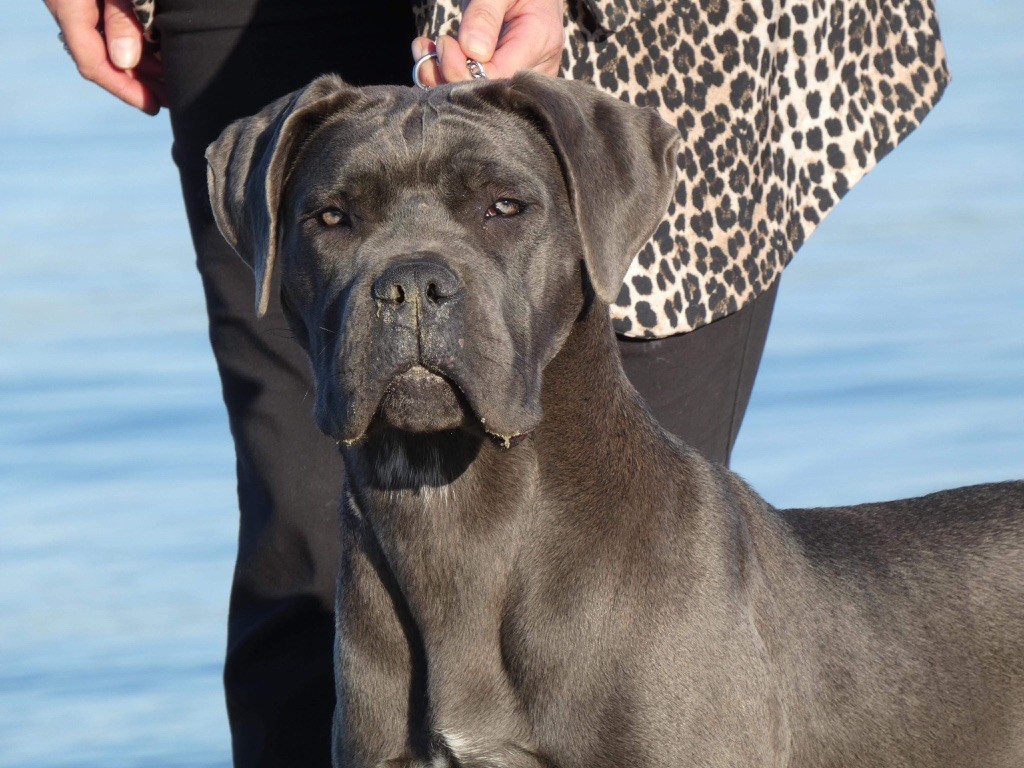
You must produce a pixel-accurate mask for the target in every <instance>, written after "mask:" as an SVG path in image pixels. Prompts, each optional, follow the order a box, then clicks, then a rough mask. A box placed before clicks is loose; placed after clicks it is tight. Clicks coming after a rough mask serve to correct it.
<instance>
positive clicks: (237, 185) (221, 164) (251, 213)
mask: <svg viewBox="0 0 1024 768" xmlns="http://www.w3.org/2000/svg"><path fill="white" fill-rule="evenodd" d="M358 98H359V95H358V91H357V90H356V89H355V88H352V87H351V86H349V85H347V84H346V83H345V82H344V81H343V80H342V79H341V78H339V77H337V76H335V75H324V76H323V77H319V78H317V79H316V80H314V81H313V82H312V83H310V84H309V85H307V86H306V87H305V88H303V89H301V90H299V91H295V92H294V93H290V94H288V95H287V96H283V97H282V98H280V99H278V100H277V101H275V102H272V103H271V104H269V105H268V106H266V107H265V108H264V109H263V110H262V111H260V112H259V113H258V114H255V115H253V116H252V117H246V118H243V119H241V120H237V121H235V122H234V123H232V124H231V125H229V126H228V127H227V128H225V129H224V132H223V133H221V135H220V136H219V137H218V138H217V140H216V141H215V142H213V144H211V145H210V146H209V147H208V148H207V150H206V162H207V186H208V188H209V193H210V205H211V206H212V207H213V217H214V219H215V220H216V222H217V227H218V228H219V229H220V231H221V234H222V235H224V239H225V240H227V241H228V243H229V244H230V245H231V247H232V248H234V249H235V251H236V252H237V253H238V255H239V256H241V257H242V258H243V259H244V260H245V262H246V263H247V264H248V265H249V266H250V267H252V270H253V274H254V275H255V278H256V314H257V315H258V316H259V317H262V316H263V315H264V314H266V311H267V307H268V306H269V304H270V292H271V284H272V280H273V274H274V262H275V260H276V257H277V249H278V239H279V231H278V208H279V207H280V204H281V195H282V192H283V190H284V186H285V182H286V180H287V174H288V171H289V167H290V165H291V162H290V161H291V159H292V158H293V157H294V155H295V153H296V151H297V150H298V148H299V147H300V146H301V145H302V141H303V139H304V138H305V137H308V136H309V135H310V134H311V133H312V132H313V131H314V130H315V129H316V128H317V127H318V126H319V125H321V124H322V123H323V122H324V120H326V119H327V118H328V117H330V116H331V115H333V114H335V113H336V112H337V111H339V110H341V109H343V108H344V107H345V106H346V105H347V104H350V103H352V102H354V101H355V100H356V99H358Z"/></svg>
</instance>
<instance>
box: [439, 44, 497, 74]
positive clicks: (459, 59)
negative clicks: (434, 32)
mask: <svg viewBox="0 0 1024 768" xmlns="http://www.w3.org/2000/svg"><path fill="white" fill-rule="evenodd" d="M469 58H471V57H470V56H468V55H467V54H466V52H465V51H463V50H462V46H460V45H459V41H458V40H457V39H455V38H454V37H452V36H451V35H441V37H439V38H438V39H437V63H438V66H439V67H440V70H441V81H442V82H445V83H457V82H459V81H462V80H470V79H472V77H473V75H472V74H470V71H469V68H468V67H467V66H466V60H467V59H469ZM487 74H488V75H489V74H490V72H488V73H487Z"/></svg>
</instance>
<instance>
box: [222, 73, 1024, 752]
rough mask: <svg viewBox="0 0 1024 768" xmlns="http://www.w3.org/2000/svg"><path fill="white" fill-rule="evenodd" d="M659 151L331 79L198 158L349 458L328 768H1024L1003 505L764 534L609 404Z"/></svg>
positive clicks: (578, 99)
mask: <svg viewBox="0 0 1024 768" xmlns="http://www.w3.org/2000/svg"><path fill="white" fill-rule="evenodd" d="M675 141H676V134H675V131H674V130H672V129H670V128H668V127H666V126H664V125H663V124H662V123H660V121H659V120H658V119H657V118H656V117H655V116H654V115H653V114H652V113H650V112H647V111H644V110H638V109H635V108H633V107H628V106H626V105H624V104H622V103H620V102H618V101H615V100H613V99H609V98H606V97H602V96H600V95H598V94H597V93H596V92H594V91H593V90H591V89H589V88H587V87H586V86H582V85H579V84H575V83H569V82H563V81H556V80H550V79H543V78H539V77H535V76H531V75H520V76H518V77H517V78H515V79H513V80H511V81H504V82H501V81H496V82H485V83H475V84H466V85H457V86H454V87H446V88H441V89H437V90H435V91H432V92H430V93H429V94H424V93H420V92H417V91H414V90H412V89H405V88H373V89H363V90H360V89H355V88H351V87H349V86H346V85H345V84H344V83H342V82H341V81H340V80H338V79H336V78H331V77H327V78H321V79H320V80H317V81H315V82H314V83H313V84H311V85H310V86H309V87H307V88H306V89H305V90H303V91H301V92H298V93H296V94H294V95H293V96H291V97H288V98H286V99H283V100H281V101H278V102H276V103H274V104H272V105H270V106H269V107H268V108H267V109H266V110H264V111H263V112H262V113H260V114H259V115H257V116H255V117H253V118H249V119H247V120H243V121H240V122H238V123H235V124H234V125H232V126H231V127H230V128H228V129H227V131H226V132H225V133H224V134H223V135H222V136H221V138H220V139H219V140H218V141H217V142H216V143H215V144H214V145H213V146H212V147H211V149H210V151H209V152H208V158H209V161H210V179H211V184H210V188H211V198H212V203H213V208H214V212H215V214H216V218H217V221H218V224H219V225H220V227H221V230H222V231H223V233H224V234H225V236H226V237H227V239H228V240H229V241H230V242H231V243H232V245H233V246H234V247H235V249H236V250H238V252H239V253H240V254H241V255H242V256H243V258H245V259H246V260H247V261H248V262H249V263H250V264H252V265H253V267H254V270H255V273H256V277H257V286H258V303H257V306H258V308H260V309H263V308H265V307H266V304H267V299H268V296H269V295H270V292H271V291H273V290H278V282H277V281H278V280H279V281H280V290H281V293H282V298H283V300H284V303H285V307H286V310H287V312H288V314H289V317H290V321H291V324H292V326H293V329H294V330H295V333H296V335H297V336H298V338H299V340H300V341H301V343H303V344H304V345H305V347H306V348H307V349H308V351H309V355H310V360H311V362H312V365H313V370H314V374H315V380H316V418H317V420H318V423H319V425H320V426H321V428H322V429H323V430H324V431H325V432H328V433H329V434H332V435H334V436H335V437H336V438H337V439H338V440H339V442H341V443H342V444H343V446H344V447H343V449H342V450H343V453H344V458H345V463H346V468H347V471H348V491H347V498H346V501H345V504H344V508H343V514H342V516H343V522H342V536H343V539H344V546H343V549H344V556H343V563H342V569H341V577H340V581H339V592H338V603H337V611H338V614H337V620H338V633H337V672H338V700H339V704H338V709H337V715H336V722H335V762H336V764H337V765H340V766H352V767H353V768H356V767H358V768H363V767H364V766H383V765H387V766H466V767H467V768H469V767H471V766H472V767H480V768H483V767H484V766H495V767H504V766H524V767H525V766H558V767H559V768H600V767H602V766H607V767H608V768H611V767H612V766H615V767H616V768H623V767H625V766H630V767H632V766H637V767H641V766H665V767H668V766H671V767H672V768H682V767H683V766H711V767H714V768H717V767H719V766H751V767H752V766H757V767H758V768H761V767H764V766H794V767H797V766H798V767H800V768H825V767H826V766H892V767H893V768H907V767H909V766H934V767H935V768H940V767H941V768H954V767H958V766H977V767H978V768H1000V767H1004V768H1010V767H1011V766H1013V767H1018V766H1021V765H1024V484H1022V483H1004V484H994V485H986V486H979V487H974V488H963V489H959V490H954V491H947V492H943V493H937V494H933V495H930V496H926V497H923V498H918V499H910V500H905V501H895V502H888V503H884V504H865V505H860V506H856V507H846V508H836V509H810V510H776V509H773V508H772V507H771V506H769V505H768V504H767V503H766V502H765V501H764V500H763V499H761V498H760V497H759V496H758V495H757V494H756V493H755V492H754V491H752V490H751V489H750V488H749V487H748V486H747V485H746V484H745V483H744V482H743V480H741V479H740V478H739V477H738V476H736V475H735V474H733V473H731V472H729V471H728V470H726V469H724V468H722V467H719V466H715V465H712V464H709V463H708V462H707V461H705V460H703V459H702V458H701V457H700V456H699V455H697V454H696V453H694V452H693V451H691V450H689V449H688V448H687V447H686V446H685V445H682V444H680V443H679V442H678V441H677V440H675V439H674V438H672V437H671V436H670V435H668V434H666V433H665V432H664V431H663V430H662V429H660V428H659V426H658V425H657V424H656V423H655V422H654V421H653V420H652V418H651V417H650V415H649V414H648V412H647V411H646V410H645V408H644V406H643V403H642V402H641V401H640V399H639V397H638V396H637V394H636V393H635V392H634V390H633V389H632V388H631V387H630V385H629V383H628V382H627V380H626V379H625V377H624V376H623V373H622V370H621V368H620V365H619V362H618V358H617V353H616V345H615V340H614V337H613V335H612V333H611V330H610V328H609V323H608V313H607V303H608V302H609V301H610V300H612V299H614V296H615V294H616V292H617V290H618V284H619V281H621V279H622V276H623V274H624V273H625V271H626V267H627V265H628V262H629V260H630V258H631V257H632V255H633V254H634V253H635V251H636V249H637V248H638V247H639V245H640V244H642V243H643V242H644V241H645V240H646V239H647V237H648V236H649V234H650V231H651V229H652V228H653V227H654V226H655V225H656V223H657V221H658V220H659V218H660V216H661V212H662V211H663V209H664V206H665V203H666V201H667V199H668V195H669V194H670V192H671V190H672V188H673V184H672V181H673V176H674V168H673V167H672V166H673V163H672V158H674V157H675V151H674V143H675ZM770 161H771V159H770V158H765V162H770ZM496 201H501V202H500V203H499V202H496ZM275 264H276V267H275ZM296 482H302V480H301V478H296ZM324 535H332V534H331V533H330V532H326V531H325V534H324Z"/></svg>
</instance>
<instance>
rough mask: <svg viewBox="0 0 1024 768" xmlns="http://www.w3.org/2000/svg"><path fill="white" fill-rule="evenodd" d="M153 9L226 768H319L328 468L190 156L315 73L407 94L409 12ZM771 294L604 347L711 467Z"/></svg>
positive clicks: (276, 341)
mask: <svg viewBox="0 0 1024 768" xmlns="http://www.w3.org/2000/svg"><path fill="white" fill-rule="evenodd" d="M157 8H158V10H157V18H156V24H157V27H158V29H159V31H160V34H161V40H162V47H163V57H164V63H165V67H166V76H167V80H168V86H169V91H170V99H171V122H172V127H173V130H174V150H173V155H174V160H175V162H176V163H177V165H178V168H179V170H180V173H181V183H182V190H183V193H184V197H185V203H186V210H187V213H188V219H189V225H190V228H191V232H192V238H193V242H194V245H195V250H196V256H197V265H198V269H199V272H200V274H201V276H202V281H203V287H204V290H205V293H206V302H207V310H208V313H209V321H210V325H209V327H210V342H211V344H212V346H213V351H214V355H215V357H216V360H217V366H218V370H219V372H220V377H221V382H222V386H223V395H224V402H225V404H226V406H227V410H228V416H229V423H230V427H231V434H232V437H233V438H234V443H235V452H236V457H237V473H238V499H239V508H240V525H239V537H238V559H237V563H236V568H235V575H234V582H233V585H232V589H231V601H230V609H229V617H228V644H227V661H226V664H225V671H224V683H225V689H226V694H227V706H228V716H229V720H230V723H231V734H232V748H233V753H234V762H235V765H236V766H239V768H255V767H256V766H281V767H282V768H284V767H285V766H287V767H288V768H291V767H292V766H316V765H322V766H328V765H329V764H330V756H329V755H330V728H331V716H332V711H333V706H334V689H333V679H332V638H333V629H334V619H333V598H334V592H335V580H336V567H337V559H338V536H337V528H336V526H337V524H338V522H337V521H338V516H337V504H338V500H339V498H340V495H341V487H342V472H343V469H342V465H341V461H340V457H339V456H338V453H337V451H336V448H335V446H334V444H333V442H331V441H330V440H328V439H326V438H324V437H323V436H321V435H320V434H319V433H318V432H317V431H316V430H315V428H314V426H313V420H312V416H311V408H312V406H311V402H310V399H309V397H307V395H308V394H309V393H310V380H309V373H308V370H307V363H306V361H305V359H304V357H303V353H302V351H301V350H300V349H299V347H298V346H297V345H296V344H295V343H294V342H293V341H292V340H291V339H290V338H289V333H288V331H287V324H286V323H285V320H284V318H283V316H282V314H281V309H280V306H279V305H278V304H276V303H275V304H272V305H271V308H270V311H269V312H268V314H267V316H266V317H265V318H264V319H262V320H260V321H257V320H256V319H255V317H254V313H253V301H254V286H253V278H252V275H251V273H250V272H249V270H248V268H247V267H246V266H245V265H244V264H243V263H242V261H241V260H240V259H239V258H238V257H237V256H236V255H235V254H234V253H233V252H232V251H231V249H230V247H229V246H228V245H227V244H226V243H225V242H224V240H223V239H222V238H221V236H220V234H219V232H218V231H217V228H216V226H215V224H214V222H213V218H212V214H211V211H210V207H209V203H208V201H207V195H206V170H205V162H204V160H203V152H204V150H205V148H206V146H207V145H208V144H209V143H210V142H211V141H213V140H214V139H215V138H216V137H217V135H218V134H219V133H220V131H221V130H222V129H223V128H224V126H225V125H227V123H229V122H230V121H231V120H234V119H236V118H238V117H242V116H245V115H249V114H252V113H254V112H256V111H258V110H259V109H260V108H261V107H262V106H263V105H264V104H266V103H267V102H269V101H271V100H272V99H274V98H276V97H278V96H280V95H282V94H284V93H287V92H288V91H291V90H294V89H296V88H299V87H301V86H302V85H304V84H305V83H307V82H308V81H309V80H311V79H312V78H314V77H315V76H316V75H319V74H321V73H323V72H329V71H334V72H339V73H340V74H342V76H344V77H345V78H346V79H347V80H349V81H350V82H353V83H357V84H374V83H403V84H407V83H409V71H410V65H411V61H410V52H409V43H410V42H411V41H412V38H413V37H414V28H413V20H412V15H411V12H410V10H409V4H408V0H373V1H372V2H366V0H359V2H352V0H329V1H328V0H314V1H313V2H303V3H299V2H294V0H292V1H291V2H289V1H288V0H232V1H231V2H217V3H210V2H206V1H205V0H159V3H158V5H157ZM774 291H775V289H774V288H773V289H772V290H771V291H770V292H768V293H767V294H765V295H763V296H762V297H761V298H759V299H758V300H757V301H756V302H754V303H753V304H752V305H750V306H748V307H747V308H745V309H743V310H742V311H740V312H737V313H736V314H734V315H732V316H730V317H727V318H724V319H722V320H719V321H718V322H715V323H712V324H711V325H709V326H707V327H705V328H702V329H700V330H698V331H695V332H693V333H689V334H685V335H682V336H676V337H672V338H669V339H664V340H661V341H651V342H641V341H628V340H623V342H622V344H621V349H622V354H623V362H624V365H625V368H626V372H627V373H628V375H629V377H630V379H631V380H632V381H633V382H634V384H635V385H636V387H637V388H638V389H639V390H640V392H641V393H642V394H643V395H644V397H645V398H647V401H648V403H649V404H650V406H651V408H652V410H653V411H654V413H655V414H656V415H657V417H658V418H659V419H660V420H661V421H662V423H663V424H664V425H665V426H666V427H667V428H669V429H670V430H672V431H673V432H675V433H676V434H678V435H679V436H681V437H682V438H683V439H685V440H686V441H687V442H689V443H690V444H691V445H694V446H695V447H697V448H699V449H701V450H702V451H704V453H705V455H707V456H709V457H711V458H713V459H716V460H718V461H721V462H727V461H728V459H729V454H730V451H731V450H732V446H733V443H734V442H735V440H736V434H737V432H738V430H739V426H740V422H741V421H742V418H743V413H744V411H745V410H746V407H747V401H748V399H749V397H750V391H751V389H752V387H753V383H754V377H755V374H756V372H757V367H758V363H759V362H760V357H761V350H762V349H763V346H764V341H765V337H766V335H767V331H768V323H769V319H770V317H771V312H772V305H773V303H774Z"/></svg>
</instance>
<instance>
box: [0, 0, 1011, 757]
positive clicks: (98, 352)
mask: <svg viewBox="0 0 1024 768" xmlns="http://www.w3.org/2000/svg"><path fill="white" fill-rule="evenodd" d="M940 10H941V11H943V16H942V19H943V22H944V23H943V29H944V32H945V35H946V40H947V45H948V47H949V50H950V58H951V61H952V66H953V71H954V82H953V85H952V87H951V89H950V91H949V92H948V93H947V95H946V97H945V99H944V100H943V102H942V103H941V104H940V105H939V107H938V109H937V110H936V112H935V113H934V114H933V115H932V116H930V117H929V118H928V119H927V121H926V122H925V124H924V126H923V128H922V129H921V130H920V131H919V132H918V133H917V134H915V135H914V136H913V137H911V138H910V139H909V140H908V141H907V143H906V144H905V145H904V146H903V147H901V148H900V149H899V150H898V151H897V152H896V153H895V154H893V155H892V156H890V157H889V158H887V159H886V160H885V161H884V162H883V163H882V165H881V166H880V167H879V168H878V169H876V170H875V171H873V172H872V173H871V174H870V175H869V177H868V178H867V179H865V180H864V181H863V182H861V184H860V185H859V186H858V187H856V188H855V189H854V190H853V192H851V194H850V195H849V196H848V197H847V199H846V200H844V201H843V204H842V205H841V206H840V207H839V209H838V211H837V212H836V213H834V214H833V215H832V216H831V217H830V218H829V219H828V221H827V222H826V223H825V224H824V225H823V226H822V228H821V230H820V231H819V232H818V233H816V234H815V235H814V237H813V238H812V239H811V241H810V242H809V243H808V245H807V246H806V247H805V248H804V249H803V251H802V252H801V253H800V255H799V256H798V258H797V261H796V262H795V264H794V265H793V267H791V268H790V269H789V270H788V271H787V272H786V274H785V277H784V279H783V283H782V288H781V291H780V296H779V302H778V305H777V310H776V316H775V321H774V325H773V328H772V332H771V336H770V338H769V343H768V349H767V351H766V354H765V359H764V363H763V366H762V369H761V374H760V379H759V381H758V385H757V388H756V390H755V394H754V399H753V402H752V403H751V407H750V412H749V414H748V417H747V421H746V424H745V426H744V428H743V433H742V435H741V438H740V442H739V445H738V447H737V450H736V454H735V457H734V465H735V468H736V469H738V470H739V471H740V472H741V473H743V474H744V475H745V476H746V477H747V478H748V479H749V480H750V481H751V482H752V483H753V484H754V486H755V487H757V488H758V489H759V490H760V491H761V492H762V493H764V494H765V496H767V498H768V499H769V500H771V501H772V502H774V503H777V504H782V505H795V504H808V505H810V504H824V503H838V502H852V501H863V500H869V499H878V498H886V497H895V496H900V495H905V494H913V493H920V492H925V491H929V490H934V489H937V488H940V487H945V486H952V485H957V484H963V483H971V482H980V481H984V480H998V479H1005V478H1010V477H1024V339H1022V336H1024V300H1022V292H1024V259H1022V258H1021V257H1022V256H1024V246H1022V240H1024V189H1022V187H1024V128H1022V124H1024V100H1022V99H1021V96H1020V94H1021V93H1024V48H1022V46H1021V45H1020V43H1019V35H1020V32H1019V31H1020V29H1022V28H1024V12H1022V8H1021V6H1020V5H1019V4H1018V3H1017V2H1016V0H988V2H986V3H967V2H961V3H959V4H957V3H952V2H946V3H941V2H940ZM5 12H6V20H7V24H6V25H4V26H3V27H2V28H0V73H2V74H0V105H3V106H2V107H0V147H2V151H0V278H2V279H0V767H3V768H7V767H8V766H18V767H19V768H28V767H29V766H47V767H48V768H64V767H70V766H75V767H76V768H85V767H89V768H93V767H95V768H101V767H102V768H121V767H129V766H146V767H147V768H163V767H164V766H167V767H168V768H169V767H170V766H224V765H227V764H228V761H229V750H228V737H227V725H226V721H225V717H224V714H223V711H222V703H221V692H220V680H219V675H220V658H221V652H222V646H223V627H224V616H225V612H226V604H227V592H228V582H229V577H230V573H231V566H232V558H233V549H234V539H235V532H236V519H235V514H236V513H235V511H234V477H233V460H232V456H231V449H230V443H229V437H228V432H227V426H226V420H225V418H224V415H223V413H222V411H221V405H220V400H219V389H218V384H217V380H216V376H215V373H214V369H213V361H212V357H211V355H210V353H209V351H208V347H207V343H206V338H205V322H204V318H203V311H202V305H201V295H200V286H199V280H198V278H197V277H196V275H195V273H194V271H193V268H192V254H191V249H190V243H189V240H188V236H187V232H186V229H185V225H184V213H183V211H182V207H181V204H180V201H179V200H178V197H177V191H176V190H177V188H176V184H177V178H176V174H175V172H174V170H173V167H172V165H171V162H170V157H169V149H168V147H169V130H168V127H167V123H166V119H165V118H164V117H160V118H158V119H155V120H153V119H149V118H146V117H143V116H139V115H135V114H133V113H132V112H131V111H130V110H128V109H127V108H124V107H121V106H120V105H119V104H117V103H115V102H114V101H113V100H111V99H109V98H107V97H106V96H104V95H102V94H100V93H99V92H98V91H96V90H95V89H93V88H92V87H89V86H87V85H85V84H82V83H79V82H77V80H76V77H75V73H74V70H73V67H72V66H71V64H70V62H69V61H68V60H67V59H66V58H65V57H64V55H63V54H62V53H61V52H60V48H59V45H58V43H57V41H56V36H55V30H54V29H53V28H52V25H51V22H50V20H49V18H48V16H47V14H46V12H45V10H44V9H43V6H42V4H41V3H31V2H29V3H18V4H11V5H10V7H9V8H6V9H5Z"/></svg>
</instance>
